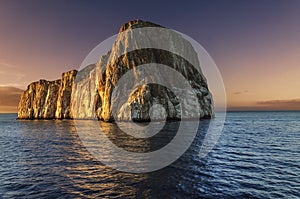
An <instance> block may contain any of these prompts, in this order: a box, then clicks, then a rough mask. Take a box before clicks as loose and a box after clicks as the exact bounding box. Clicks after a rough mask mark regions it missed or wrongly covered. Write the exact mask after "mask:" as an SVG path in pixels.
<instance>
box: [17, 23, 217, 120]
mask: <svg viewBox="0 0 300 199" xmlns="http://www.w3.org/2000/svg"><path fill="white" fill-rule="evenodd" d="M143 27H161V26H159V25H156V24H153V23H150V22H144V21H141V20H135V21H131V22H128V23H126V24H124V25H123V26H122V27H121V28H120V33H119V36H118V37H117V39H116V41H115V43H114V44H113V46H112V49H111V51H110V52H109V53H108V54H107V55H104V56H102V57H100V60H99V62H98V63H96V64H92V65H89V66H87V67H85V68H84V69H83V70H80V71H79V72H78V73H77V71H75V70H73V71H70V72H67V73H64V74H63V75H62V79H61V80H56V81H52V82H50V81H45V80H40V81H38V82H34V83H32V84H30V85H29V86H28V88H27V90H26V91H25V92H24V94H23V95H22V97H21V101H20V104H19V112H18V118H19V119H53V118H56V119H67V118H81V119H92V118H98V119H99V120H103V121H113V120H126V121H127V120H135V121H149V120H151V119H158V120H160V119H163V118H164V117H167V118H168V119H182V114H183V113H182V112H181V111H182V109H181V108H182V107H185V111H189V110H193V109H195V108H198V109H199V113H200V118H212V117H213V116H214V111H213V101H212V96H211V93H210V92H209V90H208V86H207V83H206V79H205V77H204V76H203V74H202V73H201V71H200V72H199V71H198V70H197V69H195V67H194V66H193V65H197V66H196V67H198V66H199V62H198V57H197V53H196V52H195V50H194V48H193V47H192V45H191V44H190V43H189V42H188V41H186V40H185V39H184V38H182V36H181V35H179V34H178V33H176V32H172V33H169V34H168V35H165V34H160V32H157V33H154V35H152V33H151V34H150V33H149V34H148V33H147V32H146V33H145V32H139V31H133V30H134V29H137V28H143ZM147 34H148V35H147ZM141 37H143V42H145V43H146V44H147V43H149V44H151V45H156V44H157V45H162V44H161V43H162V41H166V43H164V44H163V45H164V46H167V48H168V49H177V50H179V51H180V52H182V53H183V54H184V53H187V54H188V55H189V57H190V59H191V60H192V63H191V61H190V60H186V59H184V58H183V57H181V56H180V55H177V54H174V53H171V52H169V51H167V50H164V49H154V48H143V46H142V44H141V43H139V41H138V39H137V40H135V38H141ZM153 38H154V39H153ZM170 41H171V42H170ZM172 41H176V42H172ZM143 45H145V44H143ZM128 49H134V50H132V51H128ZM149 63H157V64H162V65H166V66H169V67H170V68H172V69H174V70H176V71H177V72H178V73H180V74H181V75H182V76H183V77H184V78H185V79H186V80H187V81H188V82H189V84H190V85H191V87H192V89H193V92H185V89H183V88H179V87H176V86H174V88H168V87H165V86H163V85H160V84H155V83H154V84H153V83H147V84H135V83H136V82H139V81H140V76H141V73H142V72H141V71H140V70H139V68H138V66H141V65H144V64H149ZM199 68H200V67H199ZM129 71H133V74H134V76H133V77H134V78H133V79H130V80H128V81H127V82H126V83H125V84H123V87H122V89H123V90H122V89H121V90H117V89H116V90H117V91H115V92H114V89H115V88H116V86H117V84H118V83H119V81H120V79H121V78H122V76H123V75H125V74H126V73H127V72H129ZM166 75H167V73H166V72H165V73H164V70H163V69H162V70H161V72H159V73H152V74H149V75H148V76H147V77H146V78H148V80H149V79H153V80H154V79H155V80H159V81H164V80H165V79H166ZM174 78H175V77H174ZM166 81H172V78H171V79H167V80H166ZM175 81H176V80H175ZM132 86H133V87H132ZM124 89H126V90H132V91H131V92H130V93H129V95H128V96H125V97H126V100H125V101H124V100H119V98H124V96H123V97H122V95H125V92H124ZM172 89H173V91H172ZM174 91H175V92H176V93H177V94H178V93H180V92H182V93H184V92H185V93H184V95H185V97H186V98H187V100H184V101H180V100H179V99H178V96H176V95H175V93H174ZM192 95H195V96H197V98H196V100H194V101H193V100H188V99H189V97H190V96H192ZM191 99H192V98H191ZM180 102H181V103H180ZM155 105H160V106H161V107H163V108H164V110H165V113H162V112H155V111H154V112H153V113H152V115H151V116H150V114H149V111H150V109H151V107H153V106H155ZM197 105H198V106H197ZM114 106H115V107H117V109H116V110H118V111H117V113H116V112H115V110H114V109H113V107H114ZM189 118H196V115H189V116H188V117H187V118H184V119H189Z"/></svg>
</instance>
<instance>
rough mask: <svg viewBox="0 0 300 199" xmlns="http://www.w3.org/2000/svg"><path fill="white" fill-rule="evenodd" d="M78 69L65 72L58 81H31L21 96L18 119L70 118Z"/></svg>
mask: <svg viewBox="0 0 300 199" xmlns="http://www.w3.org/2000/svg"><path fill="white" fill-rule="evenodd" d="M76 74H77V71H76V70H72V71H69V72H67V73H63V75H62V79H60V80H56V81H46V80H40V81H37V82H33V83H31V84H30V85H29V86H28V87H27V90H26V91H25V92H24V93H23V95H22V96H21V100H20V103H19V110H18V119H55V118H56V119H69V118H72V116H71V108H70V104H71V100H70V99H71V93H72V86H73V82H74V78H75V76H76Z"/></svg>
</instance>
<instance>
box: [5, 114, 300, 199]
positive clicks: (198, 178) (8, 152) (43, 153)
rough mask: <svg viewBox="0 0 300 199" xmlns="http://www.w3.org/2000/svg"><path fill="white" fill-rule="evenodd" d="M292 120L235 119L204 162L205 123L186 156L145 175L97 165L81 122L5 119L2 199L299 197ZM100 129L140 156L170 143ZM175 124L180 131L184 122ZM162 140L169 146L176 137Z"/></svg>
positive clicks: (295, 128) (293, 117) (245, 116)
mask: <svg viewBox="0 0 300 199" xmlns="http://www.w3.org/2000/svg"><path fill="white" fill-rule="evenodd" d="M286 114H290V115H285V116H284V117H283V116H282V114H278V115H276V114H274V113H272V115H270V114H269V115H268V114H266V113H265V115H264V114H263V113H243V114H240V115H239V114H238V113H230V114H229V115H228V118H227V122H226V125H225V130H224V133H223V134H222V136H221V138H220V140H219V142H218V144H217V145H216V146H215V148H214V150H213V151H212V152H211V153H210V154H208V156H206V157H205V158H202V159H201V158H199V156H198V152H199V150H200V147H201V142H202V140H203V137H204V136H205V135H204V133H203V132H205V130H206V129H207V127H208V125H209V122H208V121H201V122H200V127H199V130H198V133H197V136H196V139H195V140H194V142H193V144H192V146H191V147H190V148H189V150H188V151H187V152H186V153H185V154H184V155H183V156H182V157H181V158H179V159H178V160H177V161H175V162H174V163H173V164H171V165H170V166H168V167H166V168H163V169H161V170H158V171H155V172H150V173H145V174H131V173H124V172H120V171H117V170H114V169H111V168H109V167H107V166H105V165H103V164H102V163H100V162H99V161H97V159H95V158H94V157H93V156H91V155H90V153H89V152H88V151H87V150H86V148H85V147H84V146H83V144H82V142H81V140H80V139H79V136H78V134H77V133H76V128H75V126H74V122H73V121H52V120H51V121H16V120H14V118H15V115H0V123H1V130H0V195H1V196H0V198H1V197H3V198H95V197H98V198H103V197H109V198H119V197H122V198H124V197H125V198H126V197H128V198H145V197H146V198H149V197H152V198H201V197H202V198H203V197H205V198H216V197H217V198H218V197H226V198H227V197H230V198H232V197H233V198H241V197H242V198H249V197H252V198H274V197H288V198H293V197H296V196H299V185H300V180H299V176H300V169H299V168H300V163H299V159H300V155H299V154H300V151H299V150H300V149H299V143H300V135H299V129H300V123H299V118H300V117H299V113H286ZM291 114H296V115H291ZM297 114H298V115H297ZM296 116H298V117H296ZM257 118H260V120H257ZM297 118H298V119H297ZM100 125H101V126H102V127H103V128H104V129H106V130H107V132H106V133H107V135H108V136H109V138H110V139H111V140H112V141H113V142H114V143H116V144H118V145H119V146H123V147H124V148H126V149H129V150H132V151H134V150H141V151H143V150H146V151H147V150H149V149H153V148H155V147H157V146H161V145H162V143H156V142H160V140H161V139H157V140H147V139H138V140H131V139H130V138H128V137H127V136H123V135H122V134H119V133H116V134H113V132H118V130H116V129H115V128H116V127H115V126H114V125H112V124H107V123H100ZM169 125H171V126H173V127H174V129H176V125H177V124H176V122H175V123H170V124H169ZM171 126H169V128H168V129H172V128H173V127H171ZM254 129H256V130H254ZM282 132H284V134H283V133H282ZM160 136H163V137H164V136H165V138H166V139H165V141H166V140H168V136H173V135H172V133H170V134H168V133H166V134H161V135H160ZM127 141H129V142H127ZM134 142H138V144H136V145H135V144H134ZM163 144H165V143H163ZM134 147H137V149H134Z"/></svg>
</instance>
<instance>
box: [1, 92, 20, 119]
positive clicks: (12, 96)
mask: <svg viewBox="0 0 300 199" xmlns="http://www.w3.org/2000/svg"><path fill="white" fill-rule="evenodd" d="M22 93H23V90H21V89H18V88H14V87H3V86H1V87H0V113H16V112H17V107H18V103H19V100H20V97H21V94H22Z"/></svg>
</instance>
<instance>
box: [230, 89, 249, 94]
mask: <svg viewBox="0 0 300 199" xmlns="http://www.w3.org/2000/svg"><path fill="white" fill-rule="evenodd" d="M248 92H249V91H248V90H244V91H238V92H234V93H233V94H234V95H241V94H243V93H248Z"/></svg>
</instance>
